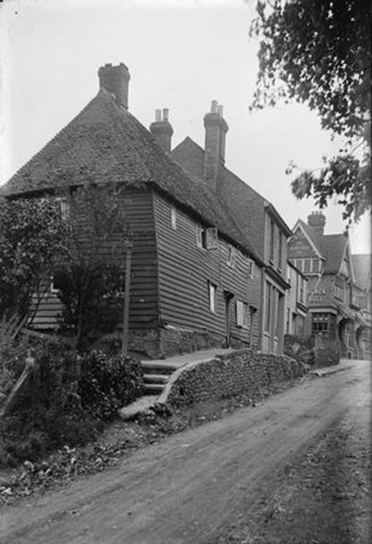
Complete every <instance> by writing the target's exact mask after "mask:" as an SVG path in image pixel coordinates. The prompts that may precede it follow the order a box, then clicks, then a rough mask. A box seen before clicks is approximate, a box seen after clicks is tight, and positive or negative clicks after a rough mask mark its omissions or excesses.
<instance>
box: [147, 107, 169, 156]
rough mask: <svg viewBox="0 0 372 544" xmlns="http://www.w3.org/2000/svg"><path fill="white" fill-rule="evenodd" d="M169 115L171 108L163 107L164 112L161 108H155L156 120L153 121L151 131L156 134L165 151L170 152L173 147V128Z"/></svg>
mask: <svg viewBox="0 0 372 544" xmlns="http://www.w3.org/2000/svg"><path fill="white" fill-rule="evenodd" d="M168 117H169V110H168V109H167V108H164V109H163V114H162V112H161V110H155V121H154V122H153V123H151V125H150V131H151V134H153V135H154V136H155V138H156V139H157V141H158V143H159V144H160V145H161V146H162V148H163V149H164V151H166V152H167V153H170V150H171V147H172V135H173V128H172V125H171V124H170V122H169V120H168Z"/></svg>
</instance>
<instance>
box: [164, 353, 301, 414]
mask: <svg viewBox="0 0 372 544" xmlns="http://www.w3.org/2000/svg"><path fill="white" fill-rule="evenodd" d="M306 371H307V367H306V366H305V365H303V364H302V363H301V362H299V361H296V360H295V359H291V358H289V357H287V356H286V355H274V354H262V353H259V352H256V351H253V350H250V349H242V350H238V351H234V352H232V353H230V354H227V355H223V356H220V357H217V358H215V359H213V360H211V361H204V362H198V363H191V364H189V365H187V366H185V367H183V368H181V369H180V370H179V371H177V372H176V373H175V374H174V375H173V376H172V378H171V380H170V382H169V384H168V385H167V388H166V390H165V392H164V394H163V395H162V397H163V398H162V399H161V401H162V402H167V403H169V404H171V405H175V406H180V405H185V404H193V403H196V402H204V401H208V400H215V399H221V398H228V397H232V396H234V395H237V394H239V393H246V394H252V396H254V394H255V393H257V390H260V389H261V388H264V387H266V386H270V385H272V384H273V383H275V382H281V381H284V380H289V379H291V378H295V377H299V376H303V375H304V374H305V372H306Z"/></svg>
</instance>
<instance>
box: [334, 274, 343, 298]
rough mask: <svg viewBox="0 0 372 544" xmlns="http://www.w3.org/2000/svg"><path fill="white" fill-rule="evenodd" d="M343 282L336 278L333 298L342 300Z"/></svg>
mask: <svg viewBox="0 0 372 544" xmlns="http://www.w3.org/2000/svg"><path fill="white" fill-rule="evenodd" d="M344 294H345V292H344V282H343V280H341V279H340V278H336V283H335V297H336V298H339V299H341V300H344Z"/></svg>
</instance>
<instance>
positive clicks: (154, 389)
mask: <svg viewBox="0 0 372 544" xmlns="http://www.w3.org/2000/svg"><path fill="white" fill-rule="evenodd" d="M163 390H164V385H162V384H159V383H145V384H144V388H143V392H144V394H145V395H161V394H162V392H163Z"/></svg>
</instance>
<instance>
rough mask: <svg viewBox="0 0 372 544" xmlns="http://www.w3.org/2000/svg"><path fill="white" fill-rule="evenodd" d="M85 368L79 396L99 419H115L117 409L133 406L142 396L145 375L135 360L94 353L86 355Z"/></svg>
mask: <svg viewBox="0 0 372 544" xmlns="http://www.w3.org/2000/svg"><path fill="white" fill-rule="evenodd" d="M83 366H84V368H85V371H84V372H83V375H82V377H81V379H80V380H79V385H78V394H79V396H80V398H81V402H82V405H83V406H84V407H90V409H91V410H92V411H93V413H94V415H95V416H96V417H97V419H100V420H103V421H110V420H112V419H114V418H115V417H116V413H117V410H118V408H121V407H122V406H126V405H127V404H130V403H131V402H133V401H134V400H135V399H136V398H138V397H139V396H140V395H141V393H142V388H143V372H142V367H141V365H140V363H139V361H137V360H136V359H133V358H130V357H124V356H123V355H121V354H116V355H112V354H111V355H109V354H106V353H104V352H103V351H92V352H91V353H90V354H88V355H87V356H85V358H84V360H83Z"/></svg>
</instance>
